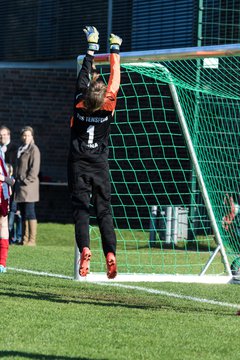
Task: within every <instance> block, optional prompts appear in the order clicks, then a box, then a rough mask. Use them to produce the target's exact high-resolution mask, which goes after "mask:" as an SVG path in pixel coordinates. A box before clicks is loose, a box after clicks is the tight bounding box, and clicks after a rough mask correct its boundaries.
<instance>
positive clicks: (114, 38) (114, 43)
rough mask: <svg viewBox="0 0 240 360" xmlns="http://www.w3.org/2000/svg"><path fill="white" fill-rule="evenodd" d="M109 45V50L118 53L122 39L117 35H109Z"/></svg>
mask: <svg viewBox="0 0 240 360" xmlns="http://www.w3.org/2000/svg"><path fill="white" fill-rule="evenodd" d="M109 43H110V50H117V51H119V50H120V46H121V45H122V39H121V38H120V36H118V35H115V34H111V35H110V38H109Z"/></svg>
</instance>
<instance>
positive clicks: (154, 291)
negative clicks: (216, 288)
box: [8, 267, 240, 309]
mask: <svg viewBox="0 0 240 360" xmlns="http://www.w3.org/2000/svg"><path fill="white" fill-rule="evenodd" d="M8 269H9V270H13V271H17V272H24V273H28V274H32V275H39V276H48V277H55V278H60V279H67V280H74V278H73V277H72V276H66V275H61V274H52V273H47V272H41V271H33V270H25V269H17V268H11V267H8ZM91 283H92V284H95V285H101V286H112V287H117V288H123V289H130V290H136V291H142V292H145V293H148V294H155V295H162V296H167V297H171V298H175V299H182V300H189V301H194V302H199V303H205V304H210V305H217V306H223V307H228V308H234V309H240V305H238V304H232V303H227V302H221V301H216V300H211V299H204V298H199V297H195V296H188V295H181V294H176V293H172V292H168V291H164V290H157V289H151V288H146V287H142V286H135V285H125V284H120V283H117V282H115V283H114V282H94V281H92V282H91Z"/></svg>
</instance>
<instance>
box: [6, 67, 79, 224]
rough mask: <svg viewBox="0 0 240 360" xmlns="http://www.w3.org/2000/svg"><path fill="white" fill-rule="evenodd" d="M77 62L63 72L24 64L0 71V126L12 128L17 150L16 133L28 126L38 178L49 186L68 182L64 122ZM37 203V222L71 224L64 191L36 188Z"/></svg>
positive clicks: (68, 107)
mask: <svg viewBox="0 0 240 360" xmlns="http://www.w3.org/2000/svg"><path fill="white" fill-rule="evenodd" d="M75 79H76V63H74V64H67V66H65V67H63V68H57V67H55V68H54V67H53V68H51V67H47V68H45V67H43V66H42V67H41V66H40V67H36V68H29V67H27V64H25V67H24V66H23V64H22V65H21V66H19V67H17V68H16V67H15V68H11V67H8V65H7V64H6V67H3V68H0V93H1V97H0V119H1V120H0V124H1V125H3V124H4V125H6V126H8V127H9V128H10V129H11V134H12V141H13V142H14V143H16V144H17V145H19V141H20V130H21V128H22V127H23V126H24V125H30V126H32V127H33V128H34V130H35V142H36V144H37V145H38V147H39V149H40V152H41V177H42V178H43V180H44V179H45V180H50V181H53V182H66V181H67V172H66V169H67V166H66V164H67V154H68V147H69V135H70V131H69V119H70V116H71V112H72V106H73V94H74V89H75ZM40 195H41V201H40V202H39V203H38V204H37V212H38V218H39V220H40V221H41V220H43V221H47V220H49V221H58V222H69V221H71V214H70V213H71V211H70V201H69V196H68V192H67V187H66V186H51V187H49V186H45V185H41V189H40Z"/></svg>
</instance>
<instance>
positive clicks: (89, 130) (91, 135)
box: [87, 125, 94, 144]
mask: <svg viewBox="0 0 240 360" xmlns="http://www.w3.org/2000/svg"><path fill="white" fill-rule="evenodd" d="M87 133H88V134H89V136H88V144H93V139H94V125H90V126H89V127H88V128H87Z"/></svg>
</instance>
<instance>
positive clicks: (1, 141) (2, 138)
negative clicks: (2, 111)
mask: <svg viewBox="0 0 240 360" xmlns="http://www.w3.org/2000/svg"><path fill="white" fill-rule="evenodd" d="M0 147H1V148H2V147H4V148H5V147H6V149H4V148H3V156H4V160H5V163H7V164H11V165H12V166H13V168H14V167H15V164H16V159H17V146H16V145H15V144H14V143H13V142H12V141H11V132H10V129H9V128H8V127H7V126H5V125H2V126H0Z"/></svg>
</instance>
